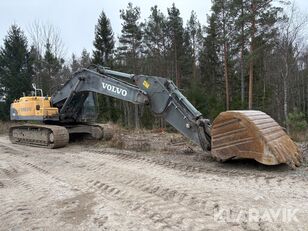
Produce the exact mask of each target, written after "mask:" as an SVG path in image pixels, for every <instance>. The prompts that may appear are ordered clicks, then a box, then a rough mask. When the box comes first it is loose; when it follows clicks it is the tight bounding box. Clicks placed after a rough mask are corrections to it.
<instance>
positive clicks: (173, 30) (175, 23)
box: [167, 3, 184, 87]
mask: <svg viewBox="0 0 308 231" xmlns="http://www.w3.org/2000/svg"><path fill="white" fill-rule="evenodd" d="M167 23H168V24H167V25H168V35H169V36H168V37H169V39H170V43H171V46H170V58H171V59H172V60H173V67H174V68H173V70H174V71H173V73H174V76H175V83H176V85H177V86H178V87H180V86H181V75H182V73H181V71H182V70H181V66H182V62H183V58H184V54H183V50H184V49H183V36H184V29H183V19H182V18H181V17H180V11H179V9H178V8H176V7H175V4H174V3H173V4H172V6H171V8H168V22H167Z"/></svg>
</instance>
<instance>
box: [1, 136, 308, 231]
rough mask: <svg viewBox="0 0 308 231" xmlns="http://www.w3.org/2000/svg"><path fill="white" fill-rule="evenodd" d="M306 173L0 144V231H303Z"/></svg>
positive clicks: (95, 149) (203, 159)
mask: <svg viewBox="0 0 308 231" xmlns="http://www.w3.org/2000/svg"><path fill="white" fill-rule="evenodd" d="M307 179H308V167H307V163H305V164H304V166H303V167H301V168H299V169H297V170H290V169H289V168H288V167H287V166H275V167H269V166H262V165H260V164H258V163H255V162H254V161H243V160H238V161H231V162H229V163H217V162H215V161H213V160H212V159H211V158H210V157H207V156H202V155H201V154H200V153H198V152H196V153H192V154H184V153H176V152H171V153H169V154H168V153H167V154H166V153H160V152H154V151H149V152H136V151H127V150H119V149H115V148H107V147H105V146H99V145H90V144H88V145H87V144H85V143H76V142H75V143H72V144H69V145H68V146H67V147H65V148H61V149H56V150H48V149H43V148H36V147H28V146H20V145H13V144H11V143H10V142H9V140H8V137H6V136H1V137H0V206H1V207H0V208H1V209H0V230H14V231H15V230H308V219H307V217H308V181H307Z"/></svg>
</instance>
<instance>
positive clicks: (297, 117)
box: [287, 109, 308, 141]
mask: <svg viewBox="0 0 308 231" xmlns="http://www.w3.org/2000/svg"><path fill="white" fill-rule="evenodd" d="M287 124H288V126H289V129H290V135H291V136H292V138H293V139H295V140H297V141H303V140H307V127H308V123H307V121H306V119H305V114H304V113H303V112H300V111H298V110H297V109H295V110H294V112H291V113H289V114H288V120H287Z"/></svg>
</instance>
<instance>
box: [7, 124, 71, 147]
mask: <svg viewBox="0 0 308 231" xmlns="http://www.w3.org/2000/svg"><path fill="white" fill-rule="evenodd" d="M9 136H10V140H11V142H12V143H14V144H24V145H29V146H37V147H45V148H51V149H52V148H60V147H64V146H65V145H67V144H68V141H69V134H68V131H67V129H66V128H65V127H61V126H56V125H38V124H25V125H15V126H12V127H11V128H10V131H9Z"/></svg>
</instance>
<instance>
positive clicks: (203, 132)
mask: <svg viewBox="0 0 308 231" xmlns="http://www.w3.org/2000/svg"><path fill="white" fill-rule="evenodd" d="M33 87H34V95H33V96H28V97H21V98H20V99H17V100H15V101H14V102H13V103H12V104H11V109H10V110H11V111H10V117H11V120H19V121H20V120H21V121H40V122H41V123H40V124H35V123H30V124H23V125H15V126H12V127H11V128H10V131H9V137H10V140H11V142H12V143H16V144H25V145H32V146H39V147H46V148H60V147H63V146H65V145H66V144H67V143H68V142H69V136H70V135H73V134H88V135H90V136H92V137H94V138H96V139H100V138H102V137H104V136H106V131H105V129H104V127H103V126H101V125H99V124H95V123H93V122H94V121H95V118H96V113H95V105H96V94H103V95H107V96H111V97H114V98H117V99H120V100H124V101H127V102H131V103H133V104H145V105H148V106H149V107H150V109H151V111H152V113H154V114H155V115H156V116H161V117H163V118H164V119H165V120H166V121H167V122H168V123H169V124H170V125H172V126H173V127H174V128H175V129H176V130H178V131H179V132H180V133H182V134H183V135H184V136H186V137H187V138H188V139H190V140H191V141H192V142H194V143H195V144H198V145H200V146H201V148H202V149H203V150H204V151H206V152H210V153H211V155H212V156H213V157H214V158H215V159H217V160H220V161H225V160H229V159H232V158H249V159H255V160H256V161H258V162H260V163H262V164H265V165H277V164H281V163H285V164H288V165H290V166H291V167H293V168H295V167H296V166H300V164H301V162H302V154H301V151H300V150H299V149H298V147H297V145H296V144H295V143H293V141H292V140H291V139H290V137H289V136H288V135H287V134H286V132H285V131H284V130H283V128H282V127H280V126H279V125H278V123H277V122H275V121H274V120H273V119H272V118H271V117H270V116H269V115H267V114H265V113H263V112H261V111H253V110H247V111H226V112H222V113H221V114H220V115H218V117H217V118H216V119H215V120H214V121H213V123H210V121H209V120H208V119H206V118H204V116H203V115H202V114H201V113H200V112H199V111H198V110H197V109H196V108H195V107H194V106H193V105H192V104H191V103H190V102H189V101H188V100H187V98H186V97H185V96H184V95H183V94H182V93H181V92H180V91H179V89H178V88H177V86H176V85H175V84H174V83H173V82H172V81H171V80H169V79H167V78H162V77H157V76H148V75H134V74H127V73H122V72H118V71H113V70H110V69H108V68H103V67H99V66H96V67H92V68H84V69H81V70H79V71H77V72H75V73H74V74H73V76H72V78H71V79H70V80H68V81H67V82H66V83H65V84H64V85H63V86H62V87H60V89H58V90H57V91H56V92H55V93H54V94H53V95H52V96H51V97H46V96H43V92H42V90H40V89H37V88H36V86H33Z"/></svg>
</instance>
